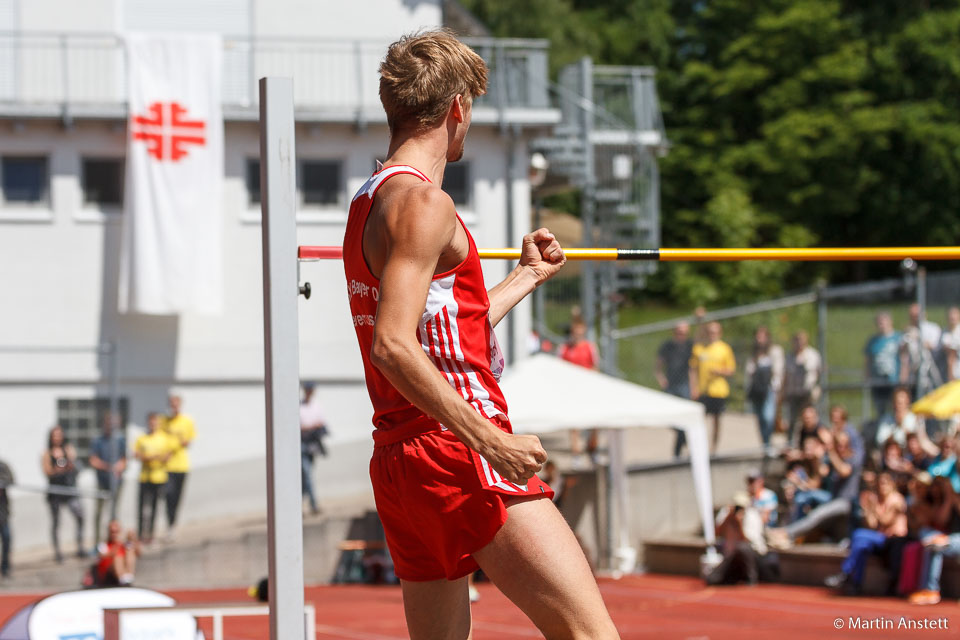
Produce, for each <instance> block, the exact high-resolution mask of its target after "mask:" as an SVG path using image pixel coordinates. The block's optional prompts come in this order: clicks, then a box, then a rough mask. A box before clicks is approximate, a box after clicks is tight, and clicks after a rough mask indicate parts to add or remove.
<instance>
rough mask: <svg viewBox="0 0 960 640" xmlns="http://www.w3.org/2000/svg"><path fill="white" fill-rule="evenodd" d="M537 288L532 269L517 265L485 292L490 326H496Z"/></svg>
mask: <svg viewBox="0 0 960 640" xmlns="http://www.w3.org/2000/svg"><path fill="white" fill-rule="evenodd" d="M536 288H537V276H536V274H535V273H534V272H533V270H532V269H530V268H528V267H524V266H522V265H517V266H516V268H514V270H513V271H511V272H510V275H508V276H507V277H506V278H504V279H503V281H502V282H500V284H498V285H497V286H495V287H493V288H492V289H490V290H489V291H488V292H487V297H488V298H489V299H490V312H489V315H490V324H491V325H492V326H494V327H495V326H497V323H499V322H500V321H501V320H502V319H503V317H504V316H505V315H507V312H508V311H510V309H513V308H514V307H515V306H517V303H518V302H520V301H521V300H523V299H524V298H525V297H527V296H528V295H529V294H530V293H531V292H532V291H533V290H534V289H536Z"/></svg>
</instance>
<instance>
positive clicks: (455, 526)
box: [343, 31, 619, 640]
mask: <svg viewBox="0 0 960 640" xmlns="http://www.w3.org/2000/svg"><path fill="white" fill-rule="evenodd" d="M486 84H487V69H486V65H485V64H484V62H483V60H482V59H481V58H480V57H479V56H478V55H477V54H476V53H474V52H473V51H471V50H470V49H469V48H468V47H466V46H465V45H463V44H462V43H460V42H459V41H458V40H457V39H456V38H455V37H453V36H452V35H451V34H450V33H448V32H445V31H433V32H427V33H421V34H417V35H411V36H406V37H403V38H401V39H400V40H399V41H398V42H395V43H394V44H392V45H391V46H390V48H389V49H388V51H387V55H386V58H385V59H384V61H383V62H382V63H381V65H380V99H381V102H382V103H383V107H384V110H385V111H386V114H387V123H388V125H389V127H390V146H389V151H388V154H387V155H388V159H387V161H386V163H385V165H384V168H383V169H381V170H379V171H378V172H377V173H375V174H374V175H373V176H372V177H371V178H370V179H369V180H368V181H367V182H366V184H364V185H363V187H362V188H361V189H360V191H359V192H358V193H357V195H356V196H355V197H354V199H353V202H352V203H351V205H350V215H349V219H348V220H347V228H346V234H345V236H344V240H343V260H344V269H345V272H346V278H347V289H348V294H349V297H350V312H351V314H352V315H353V323H354V326H355V328H356V331H357V339H358V340H359V343H360V351H361V354H362V356H363V364H364V369H365V374H366V381H367V389H368V391H369V393H370V399H371V400H372V402H373V407H374V416H373V423H374V426H375V427H376V428H375V429H374V433H373V438H374V453H373V458H372V460H371V461H370V477H371V481H372V484H373V489H374V495H375V498H376V503H377V511H378V513H379V515H380V519H381V521H382V522H383V527H384V531H385V533H386V539H387V544H388V545H389V548H390V553H391V555H392V556H393V561H394V566H395V570H396V574H397V576H398V577H399V578H400V581H401V585H402V588H403V604H404V610H405V613H406V618H407V628H408V630H409V633H410V637H411V638H413V639H415V640H420V639H430V640H433V639H444V640H447V639H449V640H462V639H463V638H469V637H470V629H471V619H470V603H469V600H468V593H467V575H468V574H470V573H472V572H473V571H474V570H476V569H477V567H478V566H479V567H481V568H482V569H483V571H484V573H486V574H487V576H489V577H490V579H491V580H493V582H494V583H495V584H496V585H497V586H498V587H499V588H500V590H501V591H502V592H503V593H504V594H505V595H506V596H507V597H508V598H510V599H511V600H512V601H513V602H514V603H516V604H517V606H519V607H520V609H521V610H523V612H524V613H525V614H526V615H527V616H529V618H530V619H531V620H532V621H533V623H534V624H536V625H537V627H538V628H539V629H540V630H541V632H543V634H544V635H545V636H546V637H547V638H578V639H579V638H583V639H590V640H606V639H608V638H618V637H619V636H618V634H617V630H616V628H615V627H614V625H613V622H612V621H611V619H610V616H609V614H608V613H607V611H606V607H605V606H604V604H603V600H602V599H601V597H600V592H599V589H598V588H597V585H596V582H595V581H594V578H593V575H592V574H591V572H590V568H589V566H588V564H587V561H586V559H585V558H584V556H583V553H582V551H581V550H580V546H579V544H578V543H577V541H576V539H575V538H574V536H573V532H572V531H571V530H570V528H569V527H568V526H567V524H566V522H565V521H564V520H563V518H562V516H561V515H560V513H559V512H558V511H557V509H556V507H554V505H553V503H552V502H551V501H550V500H549V498H550V497H551V496H552V491H551V490H550V489H549V487H547V486H546V485H545V484H544V483H543V482H542V481H540V479H539V478H537V476H536V475H535V473H536V472H537V471H539V469H540V465H541V464H542V463H543V462H544V461H545V460H546V453H545V452H544V450H543V448H542V447H541V445H540V441H539V439H538V438H537V437H536V436H532V435H513V434H512V430H511V428H510V422H509V420H508V418H507V415H506V413H507V406H506V402H505V401H504V398H503V394H502V393H501V391H500V388H499V386H498V385H497V379H498V378H499V374H500V372H501V370H502V368H503V356H502V354H501V352H500V349H499V346H498V344H497V340H496V337H495V335H494V333H493V327H494V326H496V324H497V323H498V322H499V321H500V320H501V319H502V318H503V316H504V315H505V314H506V313H507V311H509V310H510V309H511V308H513V306H514V305H516V304H517V303H518V302H519V301H520V300H521V299H522V298H523V297H524V296H526V295H527V294H529V293H530V292H531V291H533V290H534V288H536V287H537V286H538V285H539V284H541V283H543V282H544V281H546V280H547V279H549V278H550V277H551V276H553V275H554V274H555V273H556V272H557V271H558V270H559V269H560V267H561V266H563V263H564V261H565V258H564V255H563V250H562V249H561V248H560V244H559V243H558V242H557V241H556V239H555V238H554V236H553V234H551V233H550V232H549V231H547V230H546V229H538V230H537V231H534V232H533V233H531V234H528V235H526V236H524V238H523V247H522V257H521V258H520V262H519V264H518V265H517V267H516V268H515V269H514V270H513V271H512V272H511V273H510V275H509V276H507V278H506V279H505V280H504V281H503V282H501V283H500V284H498V285H496V286H495V287H493V288H492V289H490V291H486V290H485V287H484V284H483V274H482V272H481V268H480V258H479V255H478V254H477V248H476V245H475V244H474V242H473V238H472V237H471V235H470V233H469V232H468V231H467V229H466V227H465V226H464V225H463V222H462V221H461V220H460V218H459V216H458V215H457V213H456V211H455V210H454V205H453V201H452V200H451V199H450V197H449V196H447V195H446V194H445V193H444V192H443V191H441V190H440V187H439V186H438V185H440V184H441V183H442V182H443V172H444V168H445V166H446V163H447V162H454V161H457V160H459V159H460V158H461V157H462V155H463V145H464V138H465V137H466V134H467V130H468V129H469V128H470V115H471V105H472V102H473V99H474V98H475V97H477V96H479V95H482V94H483V93H484V92H485V91H486Z"/></svg>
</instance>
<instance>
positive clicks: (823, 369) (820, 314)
mask: <svg viewBox="0 0 960 640" xmlns="http://www.w3.org/2000/svg"><path fill="white" fill-rule="evenodd" d="M825 288H826V286H825V285H824V284H823V283H822V282H821V283H819V284H817V349H819V350H820V388H821V389H822V390H823V394H822V395H821V396H820V401H819V402H818V403H817V404H818V405H819V407H818V408H819V410H820V415H824V411H825V410H826V408H827V407H829V406H830V398H829V394H830V392H829V390H828V389H829V385H828V384H827V375H828V369H829V367H828V366H827V299H826V297H825V296H824V295H823V291H824V289H825Z"/></svg>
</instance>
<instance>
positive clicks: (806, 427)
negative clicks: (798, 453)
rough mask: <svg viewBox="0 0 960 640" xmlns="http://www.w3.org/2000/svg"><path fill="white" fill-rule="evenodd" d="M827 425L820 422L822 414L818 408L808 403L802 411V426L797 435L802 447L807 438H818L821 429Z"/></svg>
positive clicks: (801, 447)
mask: <svg viewBox="0 0 960 640" xmlns="http://www.w3.org/2000/svg"><path fill="white" fill-rule="evenodd" d="M824 428H825V427H824V426H823V424H822V423H821V422H820V414H819V412H817V408H816V407H815V406H813V405H812V404H808V405H807V406H805V407H804V408H803V410H802V411H800V428H799V433H798V435H797V442H798V444H799V447H800V449H803V443H804V442H805V441H806V440H807V438H816V437H818V433H819V432H820V430H821V429H824Z"/></svg>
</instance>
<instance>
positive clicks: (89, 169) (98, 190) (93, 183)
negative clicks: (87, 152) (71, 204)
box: [82, 158, 123, 207]
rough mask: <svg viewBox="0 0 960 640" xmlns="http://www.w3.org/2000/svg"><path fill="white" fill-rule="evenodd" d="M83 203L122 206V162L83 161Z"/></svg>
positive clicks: (113, 160) (107, 159) (103, 160)
mask: <svg viewBox="0 0 960 640" xmlns="http://www.w3.org/2000/svg"><path fill="white" fill-rule="evenodd" d="M82 170H83V176H82V183H83V203H84V204H92V205H97V206H104V207H121V206H123V160H122V159H121V158H84V159H83V169H82Z"/></svg>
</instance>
